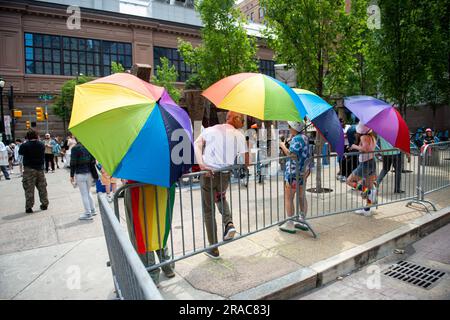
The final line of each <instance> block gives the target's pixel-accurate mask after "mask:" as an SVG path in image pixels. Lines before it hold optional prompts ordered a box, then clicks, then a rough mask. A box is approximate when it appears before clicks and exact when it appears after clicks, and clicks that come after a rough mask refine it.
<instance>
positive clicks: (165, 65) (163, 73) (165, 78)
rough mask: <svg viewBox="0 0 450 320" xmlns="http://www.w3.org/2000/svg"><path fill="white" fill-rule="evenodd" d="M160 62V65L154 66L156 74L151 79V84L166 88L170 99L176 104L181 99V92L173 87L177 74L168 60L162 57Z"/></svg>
mask: <svg viewBox="0 0 450 320" xmlns="http://www.w3.org/2000/svg"><path fill="white" fill-rule="evenodd" d="M160 62H161V64H160V65H158V66H156V72H155V75H154V76H153V77H152V82H153V83H154V84H156V85H158V86H161V87H164V88H166V90H167V92H169V95H170V96H171V97H172V99H173V100H174V101H175V102H176V103H178V102H179V101H180V98H181V92H180V90H178V89H177V88H176V87H175V85H174V83H175V82H176V81H177V78H178V72H177V70H176V68H175V66H174V65H172V66H170V65H169V59H167V58H166V57H162V58H161V59H160Z"/></svg>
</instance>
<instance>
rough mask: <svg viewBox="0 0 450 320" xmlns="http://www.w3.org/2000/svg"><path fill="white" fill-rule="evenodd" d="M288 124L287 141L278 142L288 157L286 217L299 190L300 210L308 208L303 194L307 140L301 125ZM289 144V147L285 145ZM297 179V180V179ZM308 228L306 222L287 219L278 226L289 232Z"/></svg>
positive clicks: (306, 174) (292, 211)
mask: <svg viewBox="0 0 450 320" xmlns="http://www.w3.org/2000/svg"><path fill="white" fill-rule="evenodd" d="M288 124H289V126H290V128H289V129H290V133H291V138H290V139H289V140H288V141H287V142H280V148H281V150H282V151H283V153H284V154H285V155H286V156H289V157H290V158H289V159H288V160H287V161H286V169H285V175H284V181H285V189H284V190H285V193H284V201H285V203H286V214H287V216H288V218H290V217H293V216H294V196H295V193H296V191H297V186H298V192H299V200H300V201H299V202H300V203H299V204H300V210H301V212H303V213H304V214H306V212H307V210H308V203H307V201H306V197H305V196H304V190H303V188H304V186H305V185H306V179H307V178H308V176H309V173H310V170H309V166H307V165H306V160H307V159H308V158H309V156H310V154H309V141H308V137H306V136H305V135H304V134H302V133H301V131H302V129H303V128H302V125H301V124H300V123H299V122H293V121H288ZM286 143H288V144H289V147H287V146H286ZM297 179H298V180H297ZM296 228H297V229H301V230H308V227H307V226H306V224H303V223H299V222H298V223H295V224H294V221H292V220H288V221H286V222H285V223H283V224H282V225H281V226H280V230H281V231H284V232H289V233H295V232H296V230H295V229H296Z"/></svg>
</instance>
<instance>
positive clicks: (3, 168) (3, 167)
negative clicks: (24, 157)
mask: <svg viewBox="0 0 450 320" xmlns="http://www.w3.org/2000/svg"><path fill="white" fill-rule="evenodd" d="M0 169H1V170H2V172H3V175H4V176H5V179H9V172H8V166H0Z"/></svg>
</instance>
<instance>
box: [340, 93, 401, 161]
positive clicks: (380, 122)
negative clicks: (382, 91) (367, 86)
mask: <svg viewBox="0 0 450 320" xmlns="http://www.w3.org/2000/svg"><path fill="white" fill-rule="evenodd" d="M344 106H345V107H346V108H347V109H348V110H350V111H351V112H353V114H354V115H355V116H357V117H358V118H359V119H360V120H361V122H362V123H364V124H365V125H366V126H367V127H369V128H371V129H372V130H373V131H374V132H375V133H377V134H378V135H380V136H382V137H383V138H384V139H385V140H386V141H388V142H389V143H390V144H392V145H393V146H394V147H396V148H399V149H401V150H403V151H405V152H407V153H410V143H409V129H408V126H407V125H406V122H405V120H403V118H402V116H401V115H400V113H399V112H398V111H397V110H396V109H395V108H394V107H393V106H391V105H390V104H388V103H386V102H384V101H382V100H379V99H376V98H374V97H369V96H352V97H346V98H345V99H344Z"/></svg>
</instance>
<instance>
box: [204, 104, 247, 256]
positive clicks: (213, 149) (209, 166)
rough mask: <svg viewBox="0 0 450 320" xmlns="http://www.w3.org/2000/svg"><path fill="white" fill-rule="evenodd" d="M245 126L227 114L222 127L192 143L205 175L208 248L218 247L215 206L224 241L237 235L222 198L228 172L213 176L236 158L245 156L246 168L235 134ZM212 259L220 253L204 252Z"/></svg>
mask: <svg viewBox="0 0 450 320" xmlns="http://www.w3.org/2000/svg"><path fill="white" fill-rule="evenodd" d="M243 125H244V117H243V115H242V114H239V113H236V112H232V111H230V112H228V114H227V120H226V123H225V124H218V125H215V126H213V127H209V128H206V129H205V130H203V132H202V133H201V135H200V136H199V137H198V139H197V140H196V141H195V157H196V159H197V162H198V164H199V166H200V169H201V170H206V171H208V173H207V174H205V175H202V176H201V178H200V185H201V188H202V189H201V193H202V204H203V209H204V214H205V226H206V232H207V234H208V241H209V244H210V245H214V244H216V243H217V225H216V223H215V216H214V211H215V210H214V206H215V205H214V203H213V199H212V197H213V198H214V202H215V203H216V204H217V207H218V208H219V211H220V213H221V214H222V224H223V228H224V229H223V240H225V241H226V240H231V239H233V237H234V235H235V234H236V229H235V227H234V225H233V220H232V219H233V217H232V216H231V212H230V208H229V206H228V202H227V200H226V198H225V194H226V190H227V188H228V185H229V182H230V173H229V172H220V171H219V172H216V173H214V172H213V171H214V170H220V169H223V168H226V167H229V166H232V165H233V164H234V161H235V159H236V157H237V156H238V155H239V154H245V164H246V165H248V161H249V160H248V159H249V157H248V151H247V144H246V141H245V137H244V135H243V134H242V133H241V132H240V131H239V130H238V129H240V128H242V127H243ZM206 254H207V255H208V256H209V257H211V258H213V259H218V258H219V249H217V248H214V249H211V250H209V251H207V252H206Z"/></svg>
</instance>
